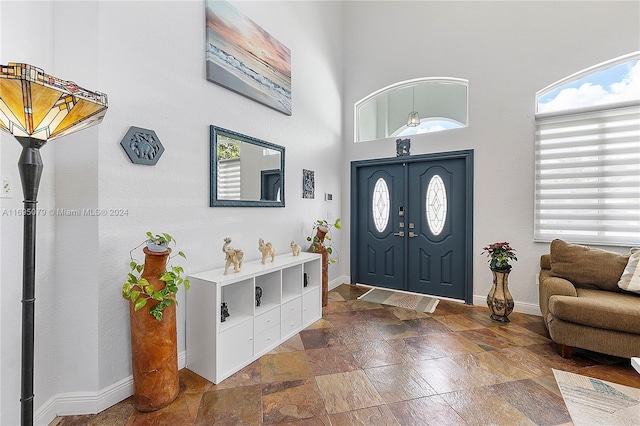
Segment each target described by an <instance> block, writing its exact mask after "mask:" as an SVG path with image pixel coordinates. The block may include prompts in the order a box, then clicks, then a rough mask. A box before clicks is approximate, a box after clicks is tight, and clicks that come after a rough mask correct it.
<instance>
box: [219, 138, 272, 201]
mask: <svg viewBox="0 0 640 426" xmlns="http://www.w3.org/2000/svg"><path fill="white" fill-rule="evenodd" d="M210 149H211V165H210V167H211V194H210V202H209V205H210V206H211V207H220V206H226V207H284V147H282V146H279V145H275V144H272V143H269V142H265V141H263V140H260V139H256V138H253V137H251V136H246V135H243V134H240V133H236V132H233V131H231V130H227V129H223V128H221V127H217V126H210Z"/></svg>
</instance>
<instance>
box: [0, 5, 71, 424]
mask: <svg viewBox="0 0 640 426" xmlns="http://www.w3.org/2000/svg"><path fill="white" fill-rule="evenodd" d="M51 17H52V7H51V5H50V4H48V3H39V2H27V3H17V2H7V1H3V2H2V14H1V15H0V27H1V30H0V32H2V37H1V42H2V44H1V45H0V62H1V63H3V64H6V63H8V62H26V63H29V64H33V65H35V66H38V67H40V68H44V69H45V71H47V70H50V69H51V67H52V66H53V62H54V60H53V55H52V46H53V40H52V38H51V37H50V35H51V33H52V29H53V20H52V19H51ZM25 25H26V26H27V28H36V29H37V31H38V32H41V33H42V34H43V35H46V36H45V37H26V36H24V35H23V31H24V30H25ZM69 78H72V76H70V77H69ZM20 152H21V146H20V144H19V143H18V142H17V141H16V140H15V139H14V138H13V137H12V136H11V135H9V134H6V133H4V132H2V134H0V175H2V176H8V177H10V178H11V180H12V184H13V198H10V199H7V198H4V199H0V208H1V211H2V215H0V220H1V221H2V231H3V232H2V240H1V241H0V245H2V250H1V253H2V270H1V272H0V289H1V292H2V299H1V300H0V303H2V307H1V309H0V314H1V318H0V327H1V328H2V333H1V337H2V353H1V354H0V374H1V378H0V382H1V386H2V391H1V396H2V399H0V404H1V405H0V424H3V425H4V424H8V425H13V424H17V423H18V419H19V415H20V365H21V353H20V345H21V337H20V336H21V324H22V322H21V315H22V304H21V300H22V229H23V217H22V216H18V215H17V212H19V211H21V210H22V208H23V203H22V201H23V196H22V187H21V185H20V175H19V173H18V167H17V162H18V158H19V156H20ZM41 155H42V161H43V163H44V170H43V173H42V180H41V184H40V191H39V194H38V208H39V209H40V208H48V207H49V206H52V205H53V204H54V202H55V201H54V200H55V198H54V180H55V179H54V178H55V170H56V168H55V161H54V156H55V148H54V147H53V143H52V145H51V146H48V145H45V147H44V148H42V150H41ZM36 229H37V238H36V248H37V253H36V276H35V279H36V291H35V296H36V303H35V309H36V313H35V328H36V331H35V335H36V342H35V351H36V354H37V355H36V357H35V360H34V368H35V370H36V371H37V374H36V375H35V378H34V386H35V388H36V389H37V390H38V392H36V397H35V401H34V407H35V408H36V409H37V407H39V406H40V405H41V404H43V403H44V402H45V401H47V400H48V399H49V398H50V397H51V396H53V395H54V394H55V393H56V386H57V385H56V380H57V372H56V371H55V369H54V368H53V366H54V365H55V355H56V347H57V342H56V333H57V331H56V330H57V328H58V323H57V322H56V316H57V312H56V311H57V308H56V305H55V303H53V301H54V300H55V298H56V291H57V289H56V280H55V277H54V273H53V272H54V271H55V266H54V262H55V256H54V255H53V254H52V253H53V247H54V241H55V218H53V217H51V216H42V215H39V216H38V217H37V225H36Z"/></svg>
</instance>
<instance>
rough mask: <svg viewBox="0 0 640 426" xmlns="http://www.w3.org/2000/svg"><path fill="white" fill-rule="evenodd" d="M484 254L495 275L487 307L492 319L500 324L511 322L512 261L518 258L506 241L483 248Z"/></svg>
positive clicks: (512, 305)
mask: <svg viewBox="0 0 640 426" xmlns="http://www.w3.org/2000/svg"><path fill="white" fill-rule="evenodd" d="M483 250H484V251H483V252H482V254H485V253H486V254H487V257H488V258H489V268H491V273H492V274H493V285H492V287H491V290H490V291H489V294H488V295H487V306H489V310H490V311H491V319H493V320H494V321H499V322H510V320H509V314H510V313H511V312H512V311H513V307H514V303H513V297H512V296H511V293H510V292H509V280H508V278H509V272H511V265H510V264H509V261H510V260H518V259H517V258H516V253H515V249H514V248H513V247H511V246H510V245H509V243H508V242H506V241H504V242H501V243H493V244H489V245H488V246H486V247H484V248H483Z"/></svg>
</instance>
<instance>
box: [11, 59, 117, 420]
mask: <svg viewBox="0 0 640 426" xmlns="http://www.w3.org/2000/svg"><path fill="white" fill-rule="evenodd" d="M106 112H107V95H105V94H103V93H98V92H91V91H89V90H86V89H83V88H82V87H78V86H77V85H76V84H75V83H73V82H71V81H64V80H60V79H58V78H56V77H52V76H50V75H48V74H45V73H44V71H43V70H41V69H40V68H36V67H34V66H31V65H28V64H19V63H11V62H10V63H9V64H8V65H0V130H3V131H5V132H8V133H11V134H12V135H13V136H14V137H15V138H16V139H17V140H18V142H20V144H21V145H22V154H21V155H20V159H19V160H18V169H19V172H20V180H21V183H22V192H23V195H24V209H25V211H24V234H23V264H22V367H21V398H20V402H21V416H20V421H21V424H22V425H32V424H33V397H34V394H33V364H34V362H33V360H34V342H35V335H34V329H35V260H36V212H37V210H36V203H37V202H38V201H37V198H38V187H39V185H40V176H41V175H42V168H43V165H42V158H41V156H40V148H41V147H42V146H43V145H44V144H45V143H47V142H48V141H50V140H53V139H57V138H59V137H61V136H65V135H68V134H71V133H74V132H77V131H78V130H82V129H86V128H87V127H91V126H94V125H96V124H99V123H100V122H101V121H102V119H103V118H104V115H105V114H106Z"/></svg>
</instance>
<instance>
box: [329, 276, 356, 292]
mask: <svg viewBox="0 0 640 426" xmlns="http://www.w3.org/2000/svg"><path fill="white" fill-rule="evenodd" d="M349 281H351V278H349V277H348V276H346V275H342V276H340V277H338V278H336V279H334V280H331V281H329V283H328V285H327V287H328V288H329V290H333V289H334V288H336V287H338V286H339V285H342V284H349Z"/></svg>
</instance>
